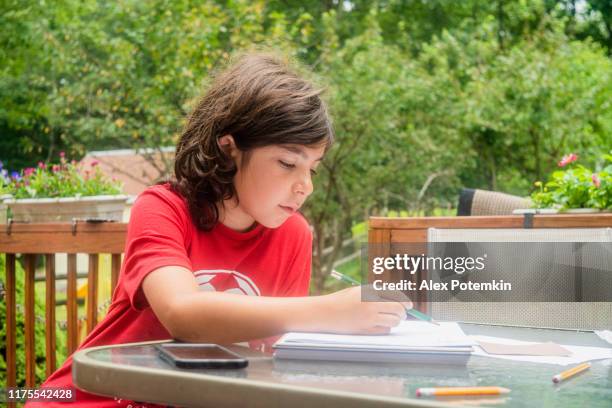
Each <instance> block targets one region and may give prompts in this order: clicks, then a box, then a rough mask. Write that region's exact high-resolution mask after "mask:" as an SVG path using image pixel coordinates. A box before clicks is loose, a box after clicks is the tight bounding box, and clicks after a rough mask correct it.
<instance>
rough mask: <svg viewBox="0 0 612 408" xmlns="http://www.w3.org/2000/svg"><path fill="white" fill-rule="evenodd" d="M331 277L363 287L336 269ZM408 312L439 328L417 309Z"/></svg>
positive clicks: (407, 310)
mask: <svg viewBox="0 0 612 408" xmlns="http://www.w3.org/2000/svg"><path fill="white" fill-rule="evenodd" d="M331 276H332V278H334V279H337V280H339V281H343V282H347V283H350V284H351V285H355V286H356V285H361V283H360V282H358V281H357V280H355V279H353V278H351V277H350V276H347V275H345V274H343V273H340V272H338V271H337V270H335V269H332V271H331ZM404 310H405V311H406V314H409V315H410V316H412V317H414V318H415V319H417V320H422V321H424V322H429V323H431V324H435V325H436V326H439V325H440V323H438V322H436V321H435V320H434V319H432V318H431V317H429V316H427V315H426V314H425V313H422V312H419V311H418V310H416V309H404Z"/></svg>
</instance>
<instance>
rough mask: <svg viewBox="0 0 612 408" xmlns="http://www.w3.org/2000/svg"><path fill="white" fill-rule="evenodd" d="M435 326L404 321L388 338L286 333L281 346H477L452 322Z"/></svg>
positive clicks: (384, 336)
mask: <svg viewBox="0 0 612 408" xmlns="http://www.w3.org/2000/svg"><path fill="white" fill-rule="evenodd" d="M439 323H440V325H439V326H437V325H434V324H431V323H428V322H421V321H411V320H405V321H403V322H401V323H400V324H399V325H398V326H396V327H394V328H393V329H391V332H390V333H389V334H388V335H383V336H368V335H363V336H360V335H342V334H327V333H287V334H285V335H284V336H283V338H282V343H284V344H288V343H318V344H325V343H329V344H336V343H338V344H344V345H368V346H404V347H459V346H472V345H475V344H476V343H475V342H474V341H473V340H471V339H470V338H469V337H468V336H466V335H465V333H463V330H461V327H459V325H458V324H457V323H454V322H439Z"/></svg>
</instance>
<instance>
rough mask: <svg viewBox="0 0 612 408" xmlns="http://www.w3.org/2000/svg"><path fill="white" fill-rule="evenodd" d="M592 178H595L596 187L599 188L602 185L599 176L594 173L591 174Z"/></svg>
mask: <svg viewBox="0 0 612 408" xmlns="http://www.w3.org/2000/svg"><path fill="white" fill-rule="evenodd" d="M591 180H593V184H595V187H597V188H599V186H601V180H599V177H597V174H596V173H593V175H592V176H591Z"/></svg>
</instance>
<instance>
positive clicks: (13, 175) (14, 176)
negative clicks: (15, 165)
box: [11, 171, 21, 181]
mask: <svg viewBox="0 0 612 408" xmlns="http://www.w3.org/2000/svg"><path fill="white" fill-rule="evenodd" d="M11 178H12V179H13V180H15V181H19V180H21V176H20V175H19V173H17V172H16V171H13V172H11Z"/></svg>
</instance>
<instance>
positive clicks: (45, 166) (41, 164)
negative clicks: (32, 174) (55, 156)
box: [38, 161, 47, 169]
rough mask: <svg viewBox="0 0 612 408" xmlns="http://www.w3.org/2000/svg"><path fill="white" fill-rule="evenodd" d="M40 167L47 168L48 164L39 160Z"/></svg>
mask: <svg viewBox="0 0 612 408" xmlns="http://www.w3.org/2000/svg"><path fill="white" fill-rule="evenodd" d="M38 168H39V169H46V168H47V165H46V164H45V163H43V162H41V161H40V162H38Z"/></svg>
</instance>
